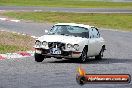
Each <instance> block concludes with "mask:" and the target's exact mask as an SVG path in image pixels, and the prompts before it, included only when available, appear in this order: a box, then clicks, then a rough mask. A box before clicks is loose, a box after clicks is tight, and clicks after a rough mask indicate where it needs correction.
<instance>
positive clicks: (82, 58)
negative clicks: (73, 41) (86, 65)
mask: <svg viewBox="0 0 132 88" xmlns="http://www.w3.org/2000/svg"><path fill="white" fill-rule="evenodd" d="M86 60H87V50H86V48H84V49H83V51H82V54H81V56H80V57H79V61H80V62H86Z"/></svg>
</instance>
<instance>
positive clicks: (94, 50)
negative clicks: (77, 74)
mask: <svg viewBox="0 0 132 88" xmlns="http://www.w3.org/2000/svg"><path fill="white" fill-rule="evenodd" d="M34 48H35V54H34V57H35V61H36V62H42V61H43V60H44V59H46V58H51V57H54V58H57V59H62V58H65V59H73V58H74V59H77V60H78V61H80V62H85V61H86V60H87V59H88V58H89V57H95V59H97V60H100V59H102V57H103V53H104V50H105V41H104V39H103V38H102V37H101V35H100V33H99V30H98V28H96V27H94V26H89V25H84V24H76V23H57V24H55V25H54V26H53V27H52V28H51V29H50V30H49V31H48V30H47V33H46V34H45V35H43V36H41V37H39V38H37V39H36V42H35V46H34Z"/></svg>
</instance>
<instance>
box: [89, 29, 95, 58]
mask: <svg viewBox="0 0 132 88" xmlns="http://www.w3.org/2000/svg"><path fill="white" fill-rule="evenodd" d="M95 46H96V40H95V38H94V34H93V29H92V28H90V29H89V41H88V56H93V55H95V53H96V52H95V49H96V48H95Z"/></svg>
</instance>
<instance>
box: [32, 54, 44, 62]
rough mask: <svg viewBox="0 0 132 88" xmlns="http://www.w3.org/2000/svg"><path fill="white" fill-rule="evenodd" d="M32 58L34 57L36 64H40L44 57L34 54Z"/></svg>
mask: <svg viewBox="0 0 132 88" xmlns="http://www.w3.org/2000/svg"><path fill="white" fill-rule="evenodd" d="M34 57H35V61H36V62H42V61H43V60H44V56H43V55H41V54H37V53H35V54H34Z"/></svg>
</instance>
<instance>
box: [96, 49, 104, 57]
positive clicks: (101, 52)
mask: <svg viewBox="0 0 132 88" xmlns="http://www.w3.org/2000/svg"><path fill="white" fill-rule="evenodd" d="M103 53H104V50H103V48H102V49H101V51H100V53H99V55H97V56H95V59H96V60H101V59H102V57H103Z"/></svg>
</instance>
